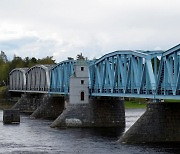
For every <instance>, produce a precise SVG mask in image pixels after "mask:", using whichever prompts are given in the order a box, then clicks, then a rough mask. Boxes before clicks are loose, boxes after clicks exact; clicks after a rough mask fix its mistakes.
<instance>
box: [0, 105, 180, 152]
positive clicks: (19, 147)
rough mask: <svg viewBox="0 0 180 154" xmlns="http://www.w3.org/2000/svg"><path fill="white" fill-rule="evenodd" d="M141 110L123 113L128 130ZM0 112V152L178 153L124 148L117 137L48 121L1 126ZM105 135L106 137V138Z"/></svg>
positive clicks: (172, 148)
mask: <svg viewBox="0 0 180 154" xmlns="http://www.w3.org/2000/svg"><path fill="white" fill-rule="evenodd" d="M143 112H144V109H128V110H126V129H125V130H127V129H128V128H129V127H130V126H131V125H132V124H133V123H134V122H135V121H136V120H137V119H138V118H139V117H140V116H141V115H142V114H143ZM2 116H3V112H2V110H0V122H1V124H0V153H5V154H8V153H14V154H16V153H17V154H19V153H38V154H39V153H52V154H56V153H62V154H96V153H97V154H116V153H117V154H118V153H121V154H153V153H158V154H159V153H162V154H164V153H165V154H166V153H167V154H169V153H178V152H179V151H180V148H179V146H178V145H127V144H121V143H119V142H117V140H118V138H119V136H114V135H113V134H111V135H109V133H103V130H101V131H100V130H96V129H54V128H50V127H49V125H50V124H51V123H52V121H50V120H32V119H30V118H29V117H28V115H24V114H22V115H21V123H20V124H19V125H18V124H13V125H3V122H2ZM107 134H108V135H107Z"/></svg>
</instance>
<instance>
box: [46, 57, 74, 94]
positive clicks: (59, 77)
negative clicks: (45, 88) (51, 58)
mask: <svg viewBox="0 0 180 154" xmlns="http://www.w3.org/2000/svg"><path fill="white" fill-rule="evenodd" d="M74 63H75V61H74V60H66V61H62V62H60V63H58V64H57V65H55V66H54V67H53V68H52V69H51V78H50V83H51V84H50V90H49V93H58V94H68V93H69V80H70V76H71V75H72V74H73V73H74Z"/></svg>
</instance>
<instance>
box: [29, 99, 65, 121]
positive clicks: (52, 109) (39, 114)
mask: <svg viewBox="0 0 180 154" xmlns="http://www.w3.org/2000/svg"><path fill="white" fill-rule="evenodd" d="M64 103H65V99H64V97H54V96H51V97H47V98H44V99H43V100H42V103H41V105H40V106H39V107H38V108H37V109H36V110H35V111H34V112H33V113H32V114H31V115H30V117H31V118H43V119H56V118H57V117H58V116H59V115H60V114H61V113H62V111H63V110H64Z"/></svg>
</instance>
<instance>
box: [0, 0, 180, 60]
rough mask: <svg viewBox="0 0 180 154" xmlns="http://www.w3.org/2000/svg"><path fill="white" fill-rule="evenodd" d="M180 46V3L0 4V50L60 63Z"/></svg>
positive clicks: (78, 0) (42, 0)
mask: <svg viewBox="0 0 180 154" xmlns="http://www.w3.org/2000/svg"><path fill="white" fill-rule="evenodd" d="M179 43H180V1H179V0H0V50H3V51H4V52H5V53H6V54H7V56H8V57H9V58H10V59H12V57H13V55H14V54H15V55H17V56H21V57H23V58H24V57H26V56H29V57H33V56H34V57H36V58H42V57H46V56H53V57H54V59H56V62H60V61H62V60H65V59H67V57H74V58H75V57H76V55H77V54H78V53H80V52H82V53H83V55H84V56H87V57H88V58H89V59H91V58H94V57H96V58H99V57H101V56H102V55H104V54H106V53H109V52H112V51H115V50H123V49H132V50H135V49H142V50H154V49H162V50H167V49H169V48H171V47H173V46H174V45H177V44H179Z"/></svg>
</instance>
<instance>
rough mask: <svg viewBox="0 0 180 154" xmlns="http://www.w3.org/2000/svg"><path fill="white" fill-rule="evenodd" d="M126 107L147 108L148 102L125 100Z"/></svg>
mask: <svg viewBox="0 0 180 154" xmlns="http://www.w3.org/2000/svg"><path fill="white" fill-rule="evenodd" d="M124 105H125V109H145V108H146V103H142V102H135V101H125V103H124Z"/></svg>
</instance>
